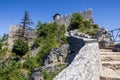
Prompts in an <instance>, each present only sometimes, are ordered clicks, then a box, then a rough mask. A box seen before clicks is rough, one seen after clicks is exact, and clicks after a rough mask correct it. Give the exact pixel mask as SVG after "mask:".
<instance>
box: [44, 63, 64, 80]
mask: <svg viewBox="0 0 120 80" xmlns="http://www.w3.org/2000/svg"><path fill="white" fill-rule="evenodd" d="M58 67H59V69H58V70H56V71H55V72H53V73H52V74H51V73H49V72H47V71H46V70H42V75H43V77H44V80H53V78H54V77H55V76H56V75H58V74H59V73H60V72H61V71H62V70H63V69H64V68H66V65H65V64H60V65H58Z"/></svg>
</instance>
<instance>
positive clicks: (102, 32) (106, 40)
mask: <svg viewBox="0 0 120 80" xmlns="http://www.w3.org/2000/svg"><path fill="white" fill-rule="evenodd" d="M97 39H98V42H99V48H100V49H104V48H107V47H108V45H109V44H110V43H112V38H111V34H110V33H109V32H108V31H107V30H106V29H104V28H100V29H99V30H98V32H97Z"/></svg>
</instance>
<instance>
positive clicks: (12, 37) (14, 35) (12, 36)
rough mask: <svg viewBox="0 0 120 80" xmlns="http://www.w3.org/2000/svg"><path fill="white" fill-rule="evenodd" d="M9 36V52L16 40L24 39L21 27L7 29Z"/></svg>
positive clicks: (15, 26)
mask: <svg viewBox="0 0 120 80" xmlns="http://www.w3.org/2000/svg"><path fill="white" fill-rule="evenodd" d="M9 31H10V32H9V36H8V45H9V46H8V49H9V50H11V49H12V46H13V44H14V42H15V41H16V40H17V39H24V35H23V33H24V30H23V27H22V26H21V25H12V26H11V27H10V29H9Z"/></svg>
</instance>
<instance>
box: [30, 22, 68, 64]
mask: <svg viewBox="0 0 120 80" xmlns="http://www.w3.org/2000/svg"><path fill="white" fill-rule="evenodd" d="M37 33H38V34H39V35H38V38H37V39H36V40H35V41H34V44H33V46H32V48H34V47H40V50H39V53H38V55H37V56H36V59H37V62H38V63H39V65H40V66H41V65H43V63H44V59H45V57H46V56H47V55H48V52H49V51H50V50H51V49H53V48H57V47H59V46H61V45H62V44H65V43H67V37H66V36H65V26H63V25H62V26H60V25H57V24H56V23H50V24H47V23H44V24H42V23H41V22H39V23H38V25H37Z"/></svg>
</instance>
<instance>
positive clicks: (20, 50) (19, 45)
mask: <svg viewBox="0 0 120 80" xmlns="http://www.w3.org/2000/svg"><path fill="white" fill-rule="evenodd" d="M28 48H29V47H28V43H26V42H24V41H22V40H16V41H15V43H14V45H13V49H12V52H13V53H16V55H19V56H23V55H25V53H26V52H27V51H28Z"/></svg>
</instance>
